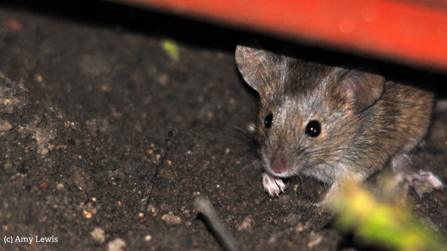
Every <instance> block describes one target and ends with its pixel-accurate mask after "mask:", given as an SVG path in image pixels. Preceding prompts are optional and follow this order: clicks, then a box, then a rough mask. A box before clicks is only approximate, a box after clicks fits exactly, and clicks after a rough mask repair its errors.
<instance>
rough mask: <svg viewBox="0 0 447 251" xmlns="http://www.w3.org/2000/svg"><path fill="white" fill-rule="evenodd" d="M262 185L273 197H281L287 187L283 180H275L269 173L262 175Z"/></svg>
mask: <svg viewBox="0 0 447 251" xmlns="http://www.w3.org/2000/svg"><path fill="white" fill-rule="evenodd" d="M262 185H263V186H264V190H265V191H266V192H267V193H268V194H269V195H270V196H271V197H275V196H279V194H280V193H281V192H284V190H285V189H286V185H285V184H284V182H283V181H282V180H281V179H278V178H274V177H272V176H270V175H269V174H267V173H263V174H262Z"/></svg>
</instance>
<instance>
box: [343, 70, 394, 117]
mask: <svg viewBox="0 0 447 251" xmlns="http://www.w3.org/2000/svg"><path fill="white" fill-rule="evenodd" d="M384 87H385V78H384V77H383V76H381V75H378V74H374V73H370V72H366V71H362V69H357V70H351V71H348V72H347V73H345V74H344V75H343V76H342V78H341V80H340V81H339V88H340V92H341V93H342V94H343V95H344V96H345V97H346V98H347V99H348V102H349V106H350V108H351V109H352V110H353V111H354V112H355V113H359V112H362V111H364V110H366V109H368V108H369V107H371V106H372V105H373V104H374V103H376V101H377V100H378V99H379V98H380V97H381V96H382V93H383V89H384Z"/></svg>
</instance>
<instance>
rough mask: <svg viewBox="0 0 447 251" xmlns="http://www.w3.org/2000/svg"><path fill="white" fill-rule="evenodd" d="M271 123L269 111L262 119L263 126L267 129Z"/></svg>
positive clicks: (271, 117)
mask: <svg viewBox="0 0 447 251" xmlns="http://www.w3.org/2000/svg"><path fill="white" fill-rule="evenodd" d="M272 124H273V114H272V113H270V114H269V115H267V117H265V119H264V126H265V128H267V129H269V128H270V127H272Z"/></svg>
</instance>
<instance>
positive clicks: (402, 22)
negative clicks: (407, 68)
mask: <svg viewBox="0 0 447 251" xmlns="http://www.w3.org/2000/svg"><path fill="white" fill-rule="evenodd" d="M117 1H121V2H126V3H132V4H139V5H142V6H148V7H152V8H157V9H161V10H165V11H170V12H173V13H177V14H184V15H189V16H193V17H199V18H205V19H208V20H212V21H214V22H219V23H223V24H230V25H232V26H235V27H239V28H244V29H247V28H249V29H252V30H257V31H261V32H266V33H269V34H273V35H279V36H282V37H285V38H288V39H295V40H301V41H308V42H314V43H317V44H319V45H328V46H332V47H335V48H341V49H344V50H350V51H356V52H361V53H367V54H369V55H374V56H379V57H384V58H388V59H392V60H396V61H400V62H406V63H410V64H416V65H422V66H425V67H431V68H437V69H443V70H447V1H445V0H431V1H416V2H415V1H404V0H388V1H386V0H117Z"/></svg>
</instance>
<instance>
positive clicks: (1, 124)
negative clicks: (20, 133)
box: [0, 120, 12, 132]
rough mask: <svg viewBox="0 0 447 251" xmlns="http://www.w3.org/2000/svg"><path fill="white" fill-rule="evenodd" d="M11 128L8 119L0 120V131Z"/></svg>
mask: <svg viewBox="0 0 447 251" xmlns="http://www.w3.org/2000/svg"><path fill="white" fill-rule="evenodd" d="M11 129H12V125H11V124H10V123H9V122H8V121H2V120H0V132H4V131H9V130H11Z"/></svg>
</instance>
